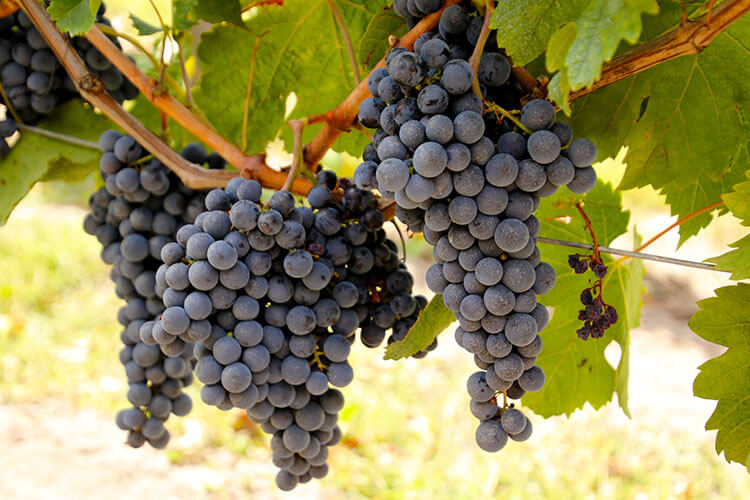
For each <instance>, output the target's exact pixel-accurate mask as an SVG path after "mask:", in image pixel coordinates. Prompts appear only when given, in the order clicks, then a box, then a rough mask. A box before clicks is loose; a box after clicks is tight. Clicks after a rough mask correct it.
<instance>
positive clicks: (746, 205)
mask: <svg viewBox="0 0 750 500" xmlns="http://www.w3.org/2000/svg"><path fill="white" fill-rule="evenodd" d="M745 175H746V176H747V177H748V179H750V170H748V171H747V172H745ZM721 197H722V199H723V200H724V204H725V205H726V206H727V208H728V209H729V210H730V211H731V212H732V215H734V216H735V217H737V218H738V219H740V220H741V221H742V225H743V226H750V181H745V182H741V183H739V184H735V185H734V187H733V189H732V192H730V193H725V194H723V195H721Z"/></svg>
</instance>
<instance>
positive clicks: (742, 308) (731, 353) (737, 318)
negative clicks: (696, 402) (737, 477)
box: [689, 283, 750, 470]
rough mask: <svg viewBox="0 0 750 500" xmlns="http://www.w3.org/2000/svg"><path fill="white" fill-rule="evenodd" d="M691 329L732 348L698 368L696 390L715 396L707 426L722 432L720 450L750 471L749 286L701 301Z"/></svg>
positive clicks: (730, 288)
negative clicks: (714, 405)
mask: <svg viewBox="0 0 750 500" xmlns="http://www.w3.org/2000/svg"><path fill="white" fill-rule="evenodd" d="M698 306H699V307H700V311H698V312H696V313H695V314H693V317H692V318H690V322H689V325H690V328H691V329H692V330H693V331H694V332H695V333H696V334H697V335H699V336H700V337H702V338H704V339H705V340H708V341H709V342H713V343H715V344H719V345H723V346H726V347H728V348H729V349H728V350H727V351H726V352H725V353H724V354H722V355H721V356H718V357H716V358H713V359H711V360H709V361H707V362H706V363H704V364H703V365H701V366H700V367H699V369H700V373H699V374H698V376H697V377H696V378H695V383H694V384H693V392H694V393H695V395H696V396H698V397H699V398H703V399H715V400H717V403H716V410H714V413H713V414H712V415H711V417H710V418H709V419H708V422H706V430H718V431H719V432H718V434H717V435H716V452H717V453H721V452H724V458H725V459H726V460H727V461H728V462H729V461H733V462H738V463H741V464H742V465H744V466H745V467H747V468H748V470H750V397H748V395H749V394H750V285H748V284H744V283H740V284H738V285H736V286H727V287H723V288H719V289H717V290H716V297H712V298H709V299H705V300H701V301H700V302H698Z"/></svg>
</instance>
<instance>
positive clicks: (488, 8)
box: [469, 0, 495, 99]
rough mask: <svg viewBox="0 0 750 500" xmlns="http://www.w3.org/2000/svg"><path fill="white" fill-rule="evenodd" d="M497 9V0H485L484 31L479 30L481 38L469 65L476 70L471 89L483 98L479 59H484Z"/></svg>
mask: <svg viewBox="0 0 750 500" xmlns="http://www.w3.org/2000/svg"><path fill="white" fill-rule="evenodd" d="M494 11H495V2H493V1H492V0H486V1H485V9H484V22H483V23H482V31H480V32H479V38H478V39H477V44H476V45H475V46H474V52H473V53H472V54H471V57H470V58H469V66H471V70H472V71H473V72H474V80H473V81H472V82H471V90H472V92H474V95H476V96H477V97H479V98H480V99H483V98H484V97H483V96H482V89H481V88H480V86H479V61H480V60H481V59H482V52H484V46H485V44H486V43H487V38H489V36H490V31H491V30H490V20H491V19H492V13H493V12H494Z"/></svg>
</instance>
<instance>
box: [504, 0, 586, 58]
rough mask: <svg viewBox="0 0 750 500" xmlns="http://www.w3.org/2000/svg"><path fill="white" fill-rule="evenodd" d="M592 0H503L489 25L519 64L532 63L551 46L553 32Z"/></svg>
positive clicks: (577, 15) (573, 18) (570, 19)
mask: <svg viewBox="0 0 750 500" xmlns="http://www.w3.org/2000/svg"><path fill="white" fill-rule="evenodd" d="M590 2H591V0H566V1H564V2H561V1H559V0H500V1H499V2H497V7H496V8H495V12H494V13H493V15H492V20H491V24H490V26H491V27H492V28H494V29H497V44H498V46H499V47H502V48H504V49H505V50H506V51H507V52H508V55H509V56H511V57H512V58H513V62H514V63H515V64H517V65H519V66H523V65H525V64H527V63H530V62H531V61H533V60H534V59H536V58H537V57H538V56H540V55H541V54H542V53H543V52H544V50H545V49H546V48H547V46H548V42H549V39H550V37H551V36H552V34H553V33H554V32H555V31H557V29H558V28H559V27H560V26H562V25H563V24H565V23H567V22H568V21H573V20H575V19H577V18H578V17H579V16H580V15H581V13H582V12H583V10H584V9H585V8H586V6H587V5H588V4H589V3H590Z"/></svg>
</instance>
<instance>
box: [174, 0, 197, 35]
mask: <svg viewBox="0 0 750 500" xmlns="http://www.w3.org/2000/svg"><path fill="white" fill-rule="evenodd" d="M197 2H198V0H172V28H174V29H176V30H177V31H187V30H189V29H190V28H192V27H193V26H195V25H196V24H198V23H197V22H196V21H195V20H194V19H193V18H192V16H191V11H192V10H193V8H194V7H195V5H196V3H197Z"/></svg>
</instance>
